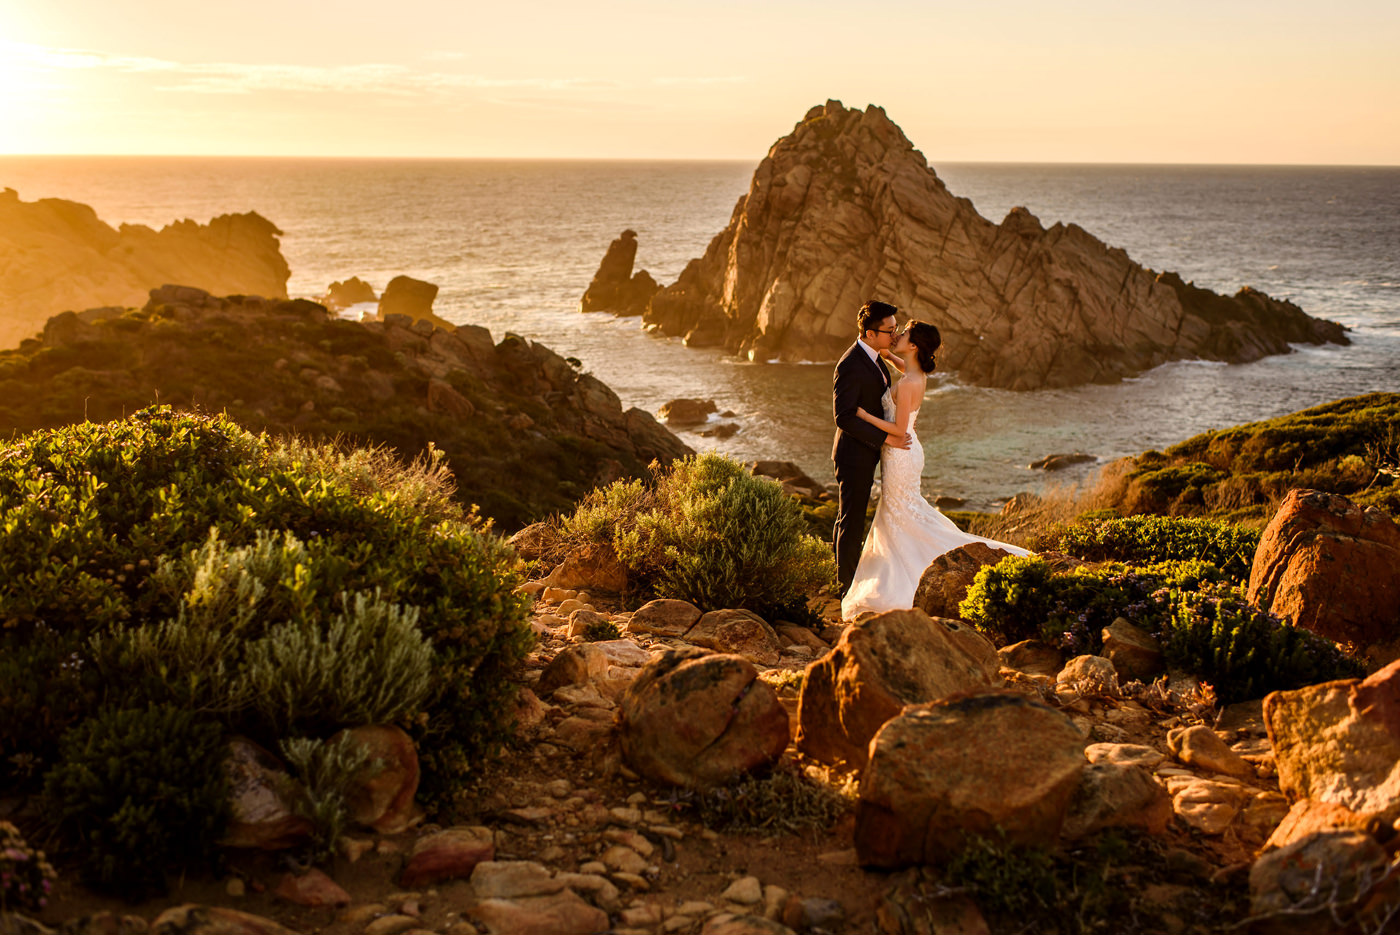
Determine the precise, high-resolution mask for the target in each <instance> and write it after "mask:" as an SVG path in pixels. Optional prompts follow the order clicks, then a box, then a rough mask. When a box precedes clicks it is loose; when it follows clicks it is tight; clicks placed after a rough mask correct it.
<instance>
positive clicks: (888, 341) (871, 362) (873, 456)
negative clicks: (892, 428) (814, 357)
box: [831, 301, 909, 596]
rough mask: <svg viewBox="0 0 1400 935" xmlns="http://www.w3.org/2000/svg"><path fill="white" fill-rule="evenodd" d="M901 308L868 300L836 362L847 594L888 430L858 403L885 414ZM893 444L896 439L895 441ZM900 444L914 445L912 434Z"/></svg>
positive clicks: (839, 557)
mask: <svg viewBox="0 0 1400 935" xmlns="http://www.w3.org/2000/svg"><path fill="white" fill-rule="evenodd" d="M896 312H897V309H896V308H895V307H894V306H893V305H889V304H887V303H885V302H874V301H871V302H866V303H865V304H864V305H862V306H861V307H860V311H859V312H858V313H857V314H856V328H857V330H858V331H859V332H860V337H859V338H857V339H856V343H854V344H852V345H851V346H850V348H849V349H848V350H847V351H846V353H845V354H843V355H842V357H841V360H840V361H839V362H838V363H837V364H836V375H835V379H834V386H833V389H832V409H833V414H834V415H835V417H836V441H835V442H834V443H833V445H832V447H831V460H832V462H833V463H834V464H835V465H836V489H837V507H836V528H835V530H834V531H833V534H832V545H833V547H834V548H835V550H836V570H837V576H838V578H839V579H840V581H841V594H840V596H845V594H846V590H847V589H848V588H850V586H851V581H852V580H853V579H854V578H855V576H856V565H858V564H859V563H860V550H861V546H862V545H863V544H864V542H865V508H866V506H867V505H869V503H870V485H871V484H872V483H874V481H875V465H877V464H879V463H880V446H881V445H883V444H885V443H886V440H887V439H888V437H889V436H887V435H886V434H885V433H884V432H883V431H881V430H880V429H879V428H877V427H875V426H873V425H871V424H870V423H869V422H866V421H865V420H863V419H861V418H860V417H859V416H857V415H856V409H857V408H862V409H864V410H865V411H866V412H869V413H873V414H875V415H878V416H881V417H883V416H884V414H885V411H884V407H883V406H882V405H881V403H880V398H881V397H882V396H884V395H885V390H886V389H888V388H889V385H890V373H889V371H888V370H886V369H885V362H884V361H882V360H881V359H880V352H881V351H888V350H889V349H890V346H891V345H892V344H893V343H894V335H895V330H896V329H895V313H896ZM890 444H893V442H891V443H890ZM896 447H899V448H908V447H909V439H908V437H906V438H905V439H904V443H903V444H901V445H898V446H896Z"/></svg>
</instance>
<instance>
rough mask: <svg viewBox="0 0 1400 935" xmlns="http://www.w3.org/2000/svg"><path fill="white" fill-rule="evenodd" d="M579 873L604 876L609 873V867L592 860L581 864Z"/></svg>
mask: <svg viewBox="0 0 1400 935" xmlns="http://www.w3.org/2000/svg"><path fill="white" fill-rule="evenodd" d="M578 872H579V873H588V874H603V873H607V872H608V865H607V864H605V863H603V862H602V861H600V860H590V861H588V862H587V863H585V864H580V865H579V868H578Z"/></svg>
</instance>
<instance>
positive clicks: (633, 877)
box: [612, 870, 651, 893]
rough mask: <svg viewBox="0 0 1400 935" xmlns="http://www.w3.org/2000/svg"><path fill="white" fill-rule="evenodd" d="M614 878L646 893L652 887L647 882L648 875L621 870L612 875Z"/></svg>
mask: <svg viewBox="0 0 1400 935" xmlns="http://www.w3.org/2000/svg"><path fill="white" fill-rule="evenodd" d="M612 878H613V879H614V880H615V881H617V882H618V883H622V884H624V885H625V886H629V887H631V888H632V889H634V890H636V891H637V892H639V893H645V892H646V891H648V890H650V889H651V884H650V883H648V882H647V879H646V877H643V876H639V875H638V874H635V873H627V872H626V871H622V870H619V871H617V872H616V873H614V874H613V875H612Z"/></svg>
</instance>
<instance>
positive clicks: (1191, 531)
mask: <svg viewBox="0 0 1400 935" xmlns="http://www.w3.org/2000/svg"><path fill="white" fill-rule="evenodd" d="M1259 535H1260V534H1259V530H1257V529H1248V528H1245V527H1243V526H1234V525H1230V524H1228V523H1221V522H1217V521H1214V520H1209V519H1200V518H1194V517H1180V516H1125V517H1122V518H1115V519H1105V520H1101V521H1093V522H1077V523H1074V524H1073V525H1070V526H1066V527H1063V528H1060V529H1057V530H1055V531H1054V532H1052V533H1051V535H1049V536H1047V537H1046V540H1045V541H1043V542H1041V543H1039V544H1038V549H1039V551H1047V550H1052V549H1053V550H1054V551H1057V552H1066V553H1068V554H1070V555H1074V556H1076V557H1078V558H1081V559H1084V560H1085V561H1089V562H1102V561H1116V562H1126V563H1127V564H1130V565H1155V564H1157V563H1159V562H1180V561H1202V562H1208V563H1210V564H1212V565H1215V566H1217V567H1218V568H1219V569H1220V571H1221V573H1222V574H1223V575H1224V576H1225V577H1227V578H1228V579H1230V580H1232V581H1238V582H1244V581H1246V580H1248V578H1249V569H1250V565H1251V564H1252V563H1253V561H1254V552H1255V550H1256V549H1257V548H1258V547H1259Z"/></svg>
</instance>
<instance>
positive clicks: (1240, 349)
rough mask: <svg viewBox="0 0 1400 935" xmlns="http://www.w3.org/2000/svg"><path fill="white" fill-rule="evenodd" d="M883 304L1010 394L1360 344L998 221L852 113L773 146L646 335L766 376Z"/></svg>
mask: <svg viewBox="0 0 1400 935" xmlns="http://www.w3.org/2000/svg"><path fill="white" fill-rule="evenodd" d="M867 299H879V300H881V301H885V302H889V303H892V304H894V305H896V306H898V307H899V308H900V309H901V310H903V311H904V312H905V313H906V314H907V315H910V316H913V317H915V318H920V319H924V320H926V321H929V322H931V323H933V324H935V325H937V326H938V328H939V330H940V331H941V332H942V334H943V347H942V349H941V350H940V351H939V367H940V369H948V370H954V371H957V372H958V374H959V376H960V377H961V378H962V379H963V380H964V381H966V382H969V383H977V384H982V385H990V386H1003V387H1009V388H1012V389H1035V388H1038V387H1050V386H1069V385H1074V384H1079V383H1085V382H1111V381H1114V380H1118V379H1121V378H1122V377H1125V376H1128V375H1131V374H1134V373H1139V372H1142V371H1144V370H1148V369H1150V368H1152V367H1155V366H1157V365H1158V364H1162V363H1165V362H1167V361H1171V360H1184V359H1192V358H1204V359H1208V360H1225V361H1233V362H1244V361H1250V360H1257V359H1259V358H1261V357H1264V356H1266V355H1268V354H1283V353H1288V351H1289V343H1290V342H1305V343H1314V344H1318V343H1323V342H1328V341H1331V342H1338V343H1346V337H1345V336H1344V331H1345V329H1343V328H1342V327H1341V326H1340V325H1337V324H1334V323H1332V322H1325V321H1321V320H1319V319H1315V318H1311V317H1309V316H1308V315H1306V314H1304V313H1303V311H1302V310H1301V309H1299V308H1298V307H1297V306H1295V305H1292V304H1291V303H1289V302H1285V301H1279V300H1276V299H1272V298H1270V297H1268V296H1266V295H1264V294H1262V293H1260V292H1256V291H1254V290H1253V289H1250V288H1248V287H1246V288H1244V289H1241V290H1240V291H1239V293H1237V294H1236V295H1235V296H1233V297H1226V296H1221V295H1217V294H1215V293H1213V292H1210V291H1208V290H1206V289H1199V288H1197V287H1196V286H1194V285H1193V284H1191V283H1188V282H1183V281H1182V279H1181V277H1179V276H1177V275H1176V274H1174V273H1156V272H1153V271H1152V270H1149V269H1145V268H1143V267H1142V266H1141V265H1139V264H1137V263H1135V262H1133V260H1132V259H1130V258H1129V257H1128V255H1127V254H1126V253H1125V252H1124V251H1122V250H1121V249H1116V248H1113V247H1109V246H1108V245H1106V244H1104V243H1103V242H1102V241H1100V240H1099V239H1097V238H1096V237H1094V236H1093V235H1091V234H1090V233H1088V232H1087V231H1085V230H1083V229H1082V228H1080V227H1079V226H1078V225H1075V224H1069V225H1065V224H1055V225H1054V226H1052V227H1050V228H1049V229H1047V228H1045V227H1043V226H1042V225H1041V223H1040V221H1039V220H1037V219H1036V218H1035V217H1034V216H1033V215H1032V214H1031V213H1030V212H1029V211H1027V210H1026V209H1025V208H1014V209H1012V211H1011V212H1010V213H1009V214H1008V215H1007V217H1006V219H1005V220H1003V221H1002V223H1001V224H996V223H994V222H992V221H989V220H987V219H986V218H983V217H982V216H981V215H979V214H978V213H977V211H976V209H975V208H974V207H973V205H972V203H971V202H970V201H968V200H967V199H965V198H958V197H956V196H954V195H953V194H952V193H951V192H949V191H948V189H947V188H946V187H945V186H944V184H943V182H942V181H941V180H940V179H939V178H938V176H937V175H936V174H935V173H934V171H933V170H932V169H931V168H929V165H928V163H927V161H926V160H925V159H924V156H923V155H922V154H921V153H920V152H919V151H918V150H916V149H914V145H913V144H912V143H911V142H910V141H909V140H908V139H907V138H906V137H905V136H904V133H903V132H902V131H901V130H900V129H899V127H898V126H896V125H895V124H894V123H893V122H891V121H890V119H889V118H888V117H887V116H886V115H885V112H884V111H883V110H882V109H881V108H879V107H876V106H873V105H872V106H870V107H868V108H866V109H865V110H864V111H861V110H856V109H847V108H846V107H844V106H842V105H841V103H840V102H839V101H828V102H827V103H826V104H825V105H822V106H818V107H814V108H812V109H811V110H810V111H808V112H807V114H806V116H805V117H804V118H803V119H802V121H801V122H800V123H798V124H797V126H796V127H794V128H793V131H792V133H790V134H788V135H787V136H785V137H783V138H782V139H780V140H778V141H777V142H776V143H775V144H773V147H772V148H771V149H770V150H769V151H768V155H767V156H766V157H764V159H763V160H762V161H761V162H760V163H759V165H758V168H757V169H756V170H755V171H754V174H753V179H752V181H751V182H750V184H749V190H748V193H747V194H745V195H744V196H743V197H741V198H740V199H739V201H738V204H736V205H735V208H734V212H733V214H732V215H731V217H730V221H729V225H728V226H727V227H726V228H725V229H724V230H723V231H721V232H720V233H719V234H717V235H716V236H715V237H714V239H713V240H711V241H710V244H709V246H708V247H707V249H706V251H705V254H704V256H703V257H700V258H698V259H695V260H692V261H691V262H690V263H689V264H688V265H687V266H686V268H685V270H684V271H683V272H682V273H681V275H680V278H678V279H677V280H676V281H675V282H674V283H672V284H671V285H669V286H667V287H665V288H664V289H662V290H661V291H660V292H658V293H657V294H656V295H655V296H653V297H652V299H651V303H650V305H649V306H648V308H647V311H646V314H645V316H644V317H643V322H644V323H645V324H646V325H647V326H648V327H650V328H654V329H656V330H659V331H661V332H664V333H666V334H672V335H678V336H682V337H684V339H685V340H686V342H687V343H688V344H692V345H697V346H705V345H721V346H723V347H724V348H726V349H727V350H729V351H732V352H738V353H741V354H745V355H747V356H749V357H750V358H751V359H754V360H771V359H774V358H777V359H781V360H835V359H836V358H837V357H838V356H839V355H840V354H841V352H842V351H843V350H844V349H845V348H846V347H848V346H849V345H850V343H851V342H852V340H854V338H855V336H856V327H855V314H856V310H857V309H858V308H859V307H860V305H861V303H862V302H864V301H866V300H867Z"/></svg>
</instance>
